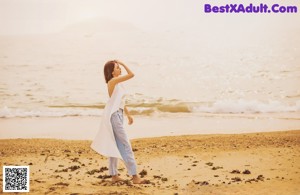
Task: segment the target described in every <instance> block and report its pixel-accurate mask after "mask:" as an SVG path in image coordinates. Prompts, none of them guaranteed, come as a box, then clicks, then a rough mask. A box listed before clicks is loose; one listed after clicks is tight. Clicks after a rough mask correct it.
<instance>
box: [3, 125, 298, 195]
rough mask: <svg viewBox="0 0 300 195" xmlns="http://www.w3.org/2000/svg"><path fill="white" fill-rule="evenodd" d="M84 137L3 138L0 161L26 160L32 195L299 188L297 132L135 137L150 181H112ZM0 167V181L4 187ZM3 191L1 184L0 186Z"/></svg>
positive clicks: (21, 162)
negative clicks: (61, 138) (76, 138)
mask: <svg viewBox="0 0 300 195" xmlns="http://www.w3.org/2000/svg"><path fill="white" fill-rule="evenodd" d="M90 144H91V141H89V140H58V139H2V140H0V153H1V154H0V164H1V167H2V166H3V165H29V166H30V194H73V195H75V194H299V193H300V177H299V175H300V174H299V173H300V130H297V131H283V132H269V133H251V134H229V135H228V134H227V135H188V136H169V137H156V138H143V139H134V140H132V146H133V150H134V152H135V157H136V159H137V163H138V173H139V174H140V175H142V176H143V178H145V179H147V180H149V182H148V184H143V185H136V184H132V181H130V179H131V178H130V177H128V175H127V171H126V169H125V167H124V164H123V163H122V162H121V161H120V162H119V173H120V175H121V177H123V178H124V179H126V180H125V182H120V183H111V178H110V177H109V176H108V170H107V165H108V161H107V159H106V157H103V156H101V155H99V154H97V153H96V152H95V151H93V150H92V149H91V148H90ZM2 182H3V180H2V169H1V186H2ZM1 192H2V188H1Z"/></svg>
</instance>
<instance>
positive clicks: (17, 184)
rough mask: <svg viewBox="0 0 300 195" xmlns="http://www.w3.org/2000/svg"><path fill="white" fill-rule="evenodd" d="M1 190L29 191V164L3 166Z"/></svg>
mask: <svg viewBox="0 0 300 195" xmlns="http://www.w3.org/2000/svg"><path fill="white" fill-rule="evenodd" d="M3 192H29V166H3Z"/></svg>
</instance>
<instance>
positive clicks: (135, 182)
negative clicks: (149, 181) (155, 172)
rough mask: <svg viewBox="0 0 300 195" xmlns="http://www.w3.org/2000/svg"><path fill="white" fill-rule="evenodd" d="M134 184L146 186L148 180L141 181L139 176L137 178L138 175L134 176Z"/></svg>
mask: <svg viewBox="0 0 300 195" xmlns="http://www.w3.org/2000/svg"><path fill="white" fill-rule="evenodd" d="M132 182H133V183H134V184H145V183H146V180H144V179H141V178H140V177H139V176H137V175H133V176H132Z"/></svg>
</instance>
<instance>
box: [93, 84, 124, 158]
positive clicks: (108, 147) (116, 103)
mask: <svg viewBox="0 0 300 195" xmlns="http://www.w3.org/2000/svg"><path fill="white" fill-rule="evenodd" d="M126 93H127V92H126V90H125V88H124V86H123V85H122V83H118V84H116V85H115V88H114V91H113V93H112V95H111V97H110V98H109V99H108V102H107V104H106V105H105V107H104V110H103V114H102V121H101V123H100V129H99V131H98V133H97V135H96V137H95V138H94V140H93V142H92V144H91V148H92V149H93V150H95V151H96V152H98V153H99V154H102V155H104V156H107V157H116V158H120V159H122V156H121V154H120V152H119V150H118V147H117V144H116V140H115V136H114V133H113V129H112V124H111V122H110V117H111V115H112V114H113V113H114V112H115V111H117V110H119V108H122V109H124V105H125V104H124V101H125V100H124V99H125V98H124V97H125V95H126Z"/></svg>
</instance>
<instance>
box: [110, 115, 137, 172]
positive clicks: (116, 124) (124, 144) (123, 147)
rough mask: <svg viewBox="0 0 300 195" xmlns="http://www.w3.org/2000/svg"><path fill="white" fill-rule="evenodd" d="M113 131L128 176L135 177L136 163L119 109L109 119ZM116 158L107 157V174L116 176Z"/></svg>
mask: <svg viewBox="0 0 300 195" xmlns="http://www.w3.org/2000/svg"><path fill="white" fill-rule="evenodd" d="M110 121H111V124H112V128H113V131H114V135H115V139H116V143H117V147H118V149H119V151H120V154H121V156H122V158H123V160H124V163H125V166H126V168H127V170H128V174H129V175H136V162H135V159H134V154H133V151H132V148H131V144H130V142H129V139H128V137H127V134H126V132H125V130H124V127H123V110H122V109H119V110H117V111H116V112H114V113H113V114H112V115H111V118H110ZM117 167H118V158H115V157H109V174H110V175H117V174H118V169H117Z"/></svg>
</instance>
